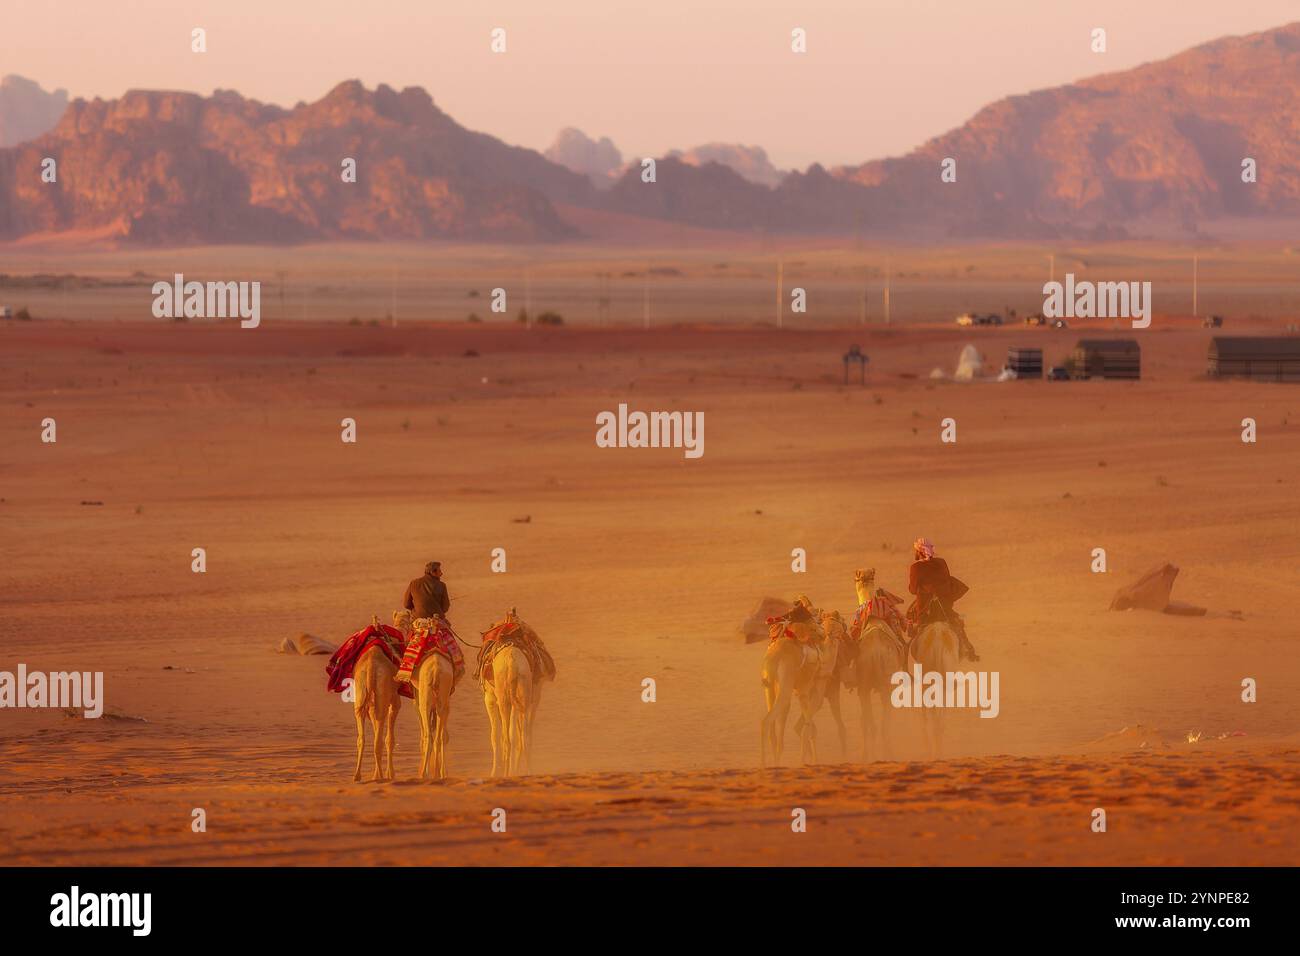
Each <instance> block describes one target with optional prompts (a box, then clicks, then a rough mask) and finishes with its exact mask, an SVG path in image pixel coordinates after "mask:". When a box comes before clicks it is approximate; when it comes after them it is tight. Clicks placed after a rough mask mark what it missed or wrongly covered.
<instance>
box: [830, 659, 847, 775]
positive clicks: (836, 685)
mask: <svg viewBox="0 0 1300 956" xmlns="http://www.w3.org/2000/svg"><path fill="white" fill-rule="evenodd" d="M826 703H828V704H829V705H830V708H831V719H832V720H834V721H835V729H836V730H837V731H839V735H840V757H841V758H843V757H847V756H848V753H849V733H848V730H847V728H845V726H844V717H843V715H842V714H841V713H840V682H839V680H838V679H836V678H833V677H832V678H831V683H830V687H828V688H827V689H826Z"/></svg>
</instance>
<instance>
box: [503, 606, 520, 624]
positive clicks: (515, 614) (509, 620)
mask: <svg viewBox="0 0 1300 956" xmlns="http://www.w3.org/2000/svg"><path fill="white" fill-rule="evenodd" d="M501 622H502V623H503V624H518V623H519V611H518V610H517V609H516V608H514V607H512V608H510V610H508V611H506V616H505V617H504V618H502V619H501Z"/></svg>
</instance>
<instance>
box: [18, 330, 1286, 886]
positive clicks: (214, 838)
mask: <svg viewBox="0 0 1300 956" xmlns="http://www.w3.org/2000/svg"><path fill="white" fill-rule="evenodd" d="M1080 334H1082V333H1081V332H1080V330H1078V329H1072V330H1070V331H1068V332H1064V333H1062V332H1047V331H1042V330H1025V329H1019V328H1003V329H979V330H967V331H964V332H959V331H957V330H955V329H951V328H919V327H918V328H915V329H911V330H906V331H905V330H900V329H881V328H879V327H870V328H854V329H848V330H836V329H819V330H809V331H797V330H785V331H777V330H775V329H770V328H751V327H741V326H731V327H726V328H684V327H683V328H659V329H655V330H653V331H651V332H642V331H639V330H634V329H585V330H578V329H569V328H566V329H559V330H543V329H529V330H525V329H523V328H519V327H515V326H509V327H506V326H491V325H483V326H474V325H466V324H464V323H463V322H462V323H457V324H454V325H452V324H443V325H439V324H433V323H407V322H399V324H398V325H397V327H396V328H389V327H369V326H360V327H357V326H349V325H347V324H345V323H333V324H326V323H313V322H294V323H277V322H272V321H267V322H264V325H263V327H262V328H260V329H257V330H241V329H238V328H237V327H235V326H233V325H232V324H230V323H225V324H222V325H220V326H214V325H211V324H207V323H187V324H183V323H175V324H164V323H146V322H103V321H101V322H60V321H37V322H31V323H18V322H13V323H5V324H4V325H3V326H2V327H0V355H2V356H3V360H2V364H0V367H2V368H3V371H4V375H3V378H2V379H0V448H3V450H4V454H3V457H2V458H0V669H13V667H14V666H15V665H16V664H17V663H18V662H23V663H25V664H26V665H27V666H28V668H30V669H43V670H66V669H72V668H75V669H79V670H90V671H103V672H104V673H105V686H106V695H107V701H106V707H107V711H108V715H107V716H105V717H104V718H101V719H99V720H86V719H73V718H69V717H66V716H64V715H63V714H62V713H59V712H57V711H31V710H5V711H0V763H2V767H0V863H5V864H29V863H34V864H65V863H92V864H109V863H128V864H147V863H195V864H214V863H235V862H252V863H302V864H328V863H334V864H346V863H391V864H457V863H488V864H534V863H542V864H550V863H588V864H650V865H658V864H694V863H699V864H728V863H738V864H770V863H780V864H785V863H791V864H794V863H802V864H808V863H831V864H894V865H915V864H1012V865H1015V864H1085V865H1087V864H1120V863H1132V864H1171V863H1173V864H1177V863H1196V864H1216V865H1217V864H1224V865H1228V864H1231V865H1251V864H1265V863H1270V864H1294V863H1296V862H1297V855H1296V849H1295V848H1296V847H1297V846H1298V845H1300V839H1297V838H1298V837H1300V822H1298V816H1297V798H1296V793H1297V786H1296V784H1297V782H1298V781H1300V737H1298V736H1297V731H1298V730H1300V727H1298V726H1297V720H1296V715H1297V711H1296V705H1295V701H1296V699H1297V695H1298V694H1300V664H1298V663H1297V658H1296V651H1295V640H1296V634H1295V627H1294V608H1295V601H1296V597H1297V584H1298V583H1300V578H1298V577H1297V568H1296V541H1297V535H1296V533H1297V530H1300V501H1298V500H1297V481H1300V479H1298V478H1297V475H1300V443H1298V442H1297V438H1298V434H1297V430H1298V428H1300V423H1297V421H1295V419H1296V418H1297V415H1300V391H1297V390H1296V389H1295V388H1294V387H1288V386H1283V385H1271V384H1263V383H1245V382H1216V381H1207V380H1205V379H1204V378H1203V377H1202V376H1203V371H1204V355H1205V348H1206V343H1207V339H1208V333H1206V332H1205V331H1204V330H1202V329H1200V328H1198V327H1195V326H1194V325H1193V324H1191V323H1174V322H1163V323H1162V321H1161V319H1160V317H1157V322H1156V325H1155V326H1154V327H1153V329H1152V330H1151V331H1149V332H1147V333H1144V334H1143V335H1142V339H1141V341H1142V345H1143V376H1144V377H1143V380H1142V381H1141V382H1138V383H1120V382H1100V381H1092V382H1070V383H1048V382H1010V383H1004V384H993V383H983V382H980V383H971V384H965V385H963V384H956V383H950V382H946V381H931V380H930V379H929V378H928V376H929V373H930V370H931V369H932V368H934V367H936V366H940V367H945V368H947V369H948V370H949V371H951V369H952V367H953V365H954V364H955V363H956V359H957V354H958V352H959V351H960V348H961V346H962V345H963V344H965V343H967V342H975V343H976V344H978V345H979V346H980V347H981V349H982V350H984V352H985V354H986V355H987V356H988V358H989V359H990V362H991V363H992V364H994V365H995V366H998V365H1000V364H1001V359H1002V357H1003V355H1004V354H1005V350H1006V347H1007V346H1008V345H1013V344H1026V343H1028V344H1035V343H1038V342H1041V343H1042V344H1044V346H1045V349H1046V354H1045V357H1046V359H1047V361H1048V363H1049V364H1050V363H1053V362H1056V361H1058V360H1059V359H1060V358H1062V357H1063V356H1064V354H1065V352H1066V351H1068V349H1069V347H1070V346H1071V345H1072V344H1073V342H1074V341H1075V340H1076V339H1077V338H1078V337H1079V336H1080ZM853 343H858V344H861V345H862V347H863V348H864V350H865V351H867V352H868V353H869V354H870V356H871V364H870V371H869V376H868V382H867V385H866V386H865V387H861V386H858V385H856V384H854V385H851V386H848V387H845V386H843V385H842V384H841V376H842V370H841V365H840V355H841V354H842V353H843V352H844V350H845V349H846V347H847V346H848V345H850V344H853ZM471 352H473V353H476V354H469V353H471ZM619 402H628V403H630V404H631V405H633V407H636V408H643V409H689V410H700V411H703V412H705V415H706V422H707V427H706V432H705V443H706V445H705V447H706V451H705V454H704V456H703V457H702V458H700V459H698V460H687V459H685V458H684V456H683V454H682V452H681V450H679V449H648V450H633V449H600V448H597V447H596V446H595V443H594V440H593V439H594V431H595V424H594V422H595V416H596V414H597V413H598V412H600V411H602V410H607V409H614V408H616V407H617V405H618V403H619ZM1247 416H1249V417H1253V418H1255V419H1256V420H1257V422H1258V423H1259V441H1258V442H1257V443H1256V444H1243V443H1242V441H1241V440H1240V432H1241V426H1240V422H1241V420H1242V418H1243V417H1247ZM46 417H53V418H55V419H56V421H57V423H58V426H57V427H58V441H57V443H55V444H43V443H42V442H41V441H40V437H39V436H40V423H41V420H42V419H43V418H46ZM345 417H351V418H354V419H355V420H356V421H357V427H358V436H359V440H358V442H357V443H356V444H355V445H347V444H344V443H342V442H341V441H340V437H339V436H340V420H341V419H343V418H345ZM945 417H952V418H955V419H956V420H957V427H958V441H957V443H956V444H955V445H945V444H941V443H940V441H939V427H940V421H941V419H943V418H945ZM87 502H93V503H87ZM921 534H924V535H927V536H929V537H931V538H933V539H934V541H935V542H936V544H937V546H938V549H939V553H940V554H941V555H943V556H944V557H946V558H947V560H948V561H949V563H950V565H951V567H952V569H953V571H954V573H955V574H957V576H959V577H961V578H962V579H963V580H965V581H966V582H967V583H968V584H969V585H970V587H971V592H970V594H969V595H968V596H967V597H966V598H965V599H964V600H963V602H962V604H961V605H960V608H961V610H962V611H963V612H964V613H965V615H966V617H967V621H968V627H969V631H970V634H971V636H972V639H973V640H974V642H975V644H976V646H977V647H978V648H979V650H980V651H981V653H982V654H983V658H984V659H983V664H982V666H983V667H986V668H988V669H995V670H997V671H999V672H1000V674H1001V712H1000V714H999V716H998V717H997V718H996V719H991V720H987V719H979V718H977V717H976V716H975V715H974V714H973V713H961V714H954V715H952V718H951V725H950V734H949V743H950V747H949V750H948V752H947V753H946V754H945V755H944V757H943V759H940V760H937V761H931V760H926V759H924V758H925V754H924V752H923V750H922V747H921V742H920V737H919V735H918V734H917V732H916V727H915V726H914V724H913V723H911V722H909V721H908V720H906V719H900V720H899V721H898V722H897V731H898V734H897V753H896V754H895V758H896V759H895V760H893V761H888V762H878V763H873V764H870V765H866V766H863V765H861V764H859V763H857V762H856V761H857V756H858V752H857V748H858V734H857V713H858V710H857V708H858V701H857V698H856V697H854V696H852V695H850V696H848V697H846V699H845V716H846V719H847V721H848V724H849V734H850V736H849V745H850V746H849V753H848V754H845V755H841V753H840V751H839V747H838V745H837V743H836V742H835V739H834V737H835V735H834V732H833V729H832V727H831V725H830V722H829V719H828V715H827V714H825V713H824V712H823V714H822V715H821V716H820V717H819V719H818V725H819V728H820V746H821V759H822V761H823V763H822V764H821V765H819V766H817V767H812V768H801V767H796V766H792V765H791V763H792V762H793V761H794V760H795V759H796V758H797V753H798V748H797V742H796V741H795V739H794V735H793V733H791V734H790V736H789V738H788V740H787V750H786V763H787V766H786V767H784V768H782V769H779V770H767V771H763V770H759V769H758V761H759V752H758V751H759V741H758V725H759V719H760V717H761V714H762V694H761V691H760V687H759V684H758V670H759V662H760V659H761V655H762V653H763V646H762V645H761V644H749V645H747V644H745V643H744V641H743V639H742V638H741V637H740V636H739V634H738V631H737V628H738V625H739V623H740V622H741V620H742V619H743V617H744V616H745V615H746V614H747V613H748V612H749V611H750V609H751V608H752V607H753V606H754V605H755V604H756V603H757V601H758V600H759V599H760V598H761V597H763V596H765V595H775V596H781V597H790V596H793V595H794V594H795V593H797V592H805V593H807V594H808V595H810V596H811V597H812V598H813V600H814V601H815V602H816V603H818V604H820V605H822V606H825V607H833V608H839V609H840V610H842V611H845V612H848V611H850V610H851V609H852V606H853V604H854V603H855V601H854V592H853V587H852V583H853V582H852V572H853V569H854V568H857V567H867V566H875V567H876V568H878V569H879V581H880V584H882V585H883V586H885V587H887V588H890V589H891V590H894V591H903V590H905V573H906V568H907V564H908V561H909V560H910V554H909V548H908V546H909V544H910V542H911V541H912V540H913V539H914V538H915V537H917V536H918V535H921ZM196 547H202V548H205V549H206V551H207V568H208V569H207V572H206V573H205V574H194V573H192V572H191V570H190V562H191V549H193V548H196ZM796 547H799V548H805V549H806V550H807V554H808V570H807V572H806V573H804V574H794V573H792V572H791V568H790V561H791V550H792V549H793V548H796ZM1099 547H1100V548H1105V549H1106V552H1107V556H1108V563H1109V571H1108V573H1106V574H1095V573H1093V572H1092V571H1091V570H1090V563H1091V560H1092V554H1091V553H1092V550H1093V549H1094V548H1099ZM493 548H504V549H505V550H506V553H507V556H508V571H507V572H506V573H504V574H494V573H492V572H491V571H490V570H489V562H490V553H491V551H492V549H493ZM430 559H437V560H441V561H442V562H443V564H444V567H445V569H446V572H447V583H448V585H449V587H450V591H451V595H452V598H453V606H452V611H451V619H452V621H453V623H454V624H455V625H456V627H457V630H458V631H459V632H460V634H461V635H462V636H464V637H467V638H469V639H471V640H477V634H478V632H480V631H482V630H484V629H485V628H486V627H487V626H488V624H489V623H490V622H491V621H493V620H495V619H497V618H498V617H500V615H501V614H502V613H503V612H504V611H505V609H506V608H507V607H509V606H511V605H515V606H517V607H518V609H519V613H520V615H521V616H522V617H523V618H524V619H525V620H527V621H528V622H529V623H530V624H531V625H532V626H533V627H535V628H536V629H537V630H538V632H539V633H540V634H541V635H542V636H543V637H544V638H545V639H546V641H547V643H548V645H549V646H550V648H551V649H552V651H553V653H554V654H555V657H556V659H557V663H558V667H559V676H558V680H557V682H556V683H555V684H554V685H552V686H548V687H547V689H546V694H545V697H544V698H543V702H542V708H541V714H540V717H539V719H538V727H537V740H536V744H537V746H536V753H535V755H534V756H535V759H534V770H535V774H534V775H532V776H528V777H524V778H519V779H515V780H510V781H488V780H485V779H484V778H485V777H486V775H487V771H488V768H489V765H490V752H489V745H488V737H487V719H486V717H485V715H484V713H483V708H482V701H481V698H480V697H479V695H478V693H477V688H476V687H475V685H473V684H472V683H471V682H466V683H462V684H461V685H460V686H459V687H458V689H457V690H456V693H455V697H454V700H453V704H452V720H451V741H450V745H449V770H450V773H451V779H450V780H449V781H448V782H446V783H442V784H435V783H417V782H415V781H414V780H413V779H412V778H413V776H414V773H415V767H416V760H417V757H418V733H417V729H416V722H415V721H416V718H415V714H414V708H413V707H411V706H410V705H409V704H408V705H406V706H405V707H404V709H403V711H402V713H401V714H400V715H399V720H398V750H397V771H398V776H399V779H398V781H397V782H396V783H393V784H379V785H375V784H353V783H352V782H351V769H352V761H353V759H354V749H353V748H354V736H353V735H354V725H353V718H352V710H351V705H350V704H345V703H343V702H342V701H341V700H340V699H339V698H338V697H337V696H335V695H331V694H328V693H326V691H325V674H324V670H323V665H324V662H325V658H323V657H296V656H289V655H282V654H277V653H275V651H274V647H275V646H276V645H277V644H278V643H279V642H280V640H281V639H283V638H284V637H286V636H292V635H294V634H297V633H300V632H304V631H305V632H310V633H312V634H315V635H317V636H320V637H323V638H325V639H328V640H330V641H333V642H338V641H341V640H342V639H343V638H344V637H345V636H346V635H348V634H350V633H351V632H353V631H355V630H357V629H358V628H360V627H361V626H363V625H364V624H366V623H367V622H368V621H369V620H370V617H371V615H372V614H379V615H381V616H385V617H386V616H387V615H388V614H389V612H391V610H392V609H393V608H394V607H396V606H397V603H398V601H399V599H400V597H401V595H402V590H403V588H404V586H405V584H406V582H407V581H408V580H409V579H410V578H412V577H414V576H416V575H417V574H418V573H419V571H420V569H421V567H422V566H423V564H424V562H425V561H428V560H430ZM1165 560H1169V561H1172V562H1174V563H1175V564H1177V565H1179V566H1180V567H1181V568H1182V573H1181V575H1180V577H1179V579H1178V583H1177V586H1176V587H1175V589H1174V596H1175V597H1176V598H1179V599H1182V600H1186V601H1190V602H1191V603H1194V604H1200V605H1204V606H1207V607H1209V608H1210V609H1211V612H1212V613H1211V615H1210V616H1207V617H1205V618H1194V619H1189V618H1181V617H1174V616H1170V615H1161V614H1156V613H1148V612H1140V611H1130V612H1124V613H1113V612H1108V611H1107V609H1106V608H1107V604H1108V602H1109V599H1110V596H1111V594H1112V593H1113V592H1114V591H1115V590H1116V589H1117V588H1118V587H1119V586H1121V585H1122V584H1125V583H1128V582H1129V581H1130V580H1131V579H1132V578H1135V577H1137V576H1138V575H1139V574H1140V573H1142V572H1143V571H1145V570H1146V569H1147V568H1149V567H1150V566H1152V565H1155V564H1159V563H1160V562H1163V561H1165ZM1230 610H1239V611H1241V613H1242V615H1243V617H1244V620H1241V621H1237V620H1232V619H1230V618H1229V617H1227V616H1226V612H1227V611H1230ZM647 677H649V678H653V679H654V680H655V682H656V686H657V700H656V701H655V702H654V703H645V702H643V701H642V681H643V680H644V679H645V678H647ZM1247 677H1251V678H1254V679H1255V680H1256V681H1257V682H1258V687H1259V699H1258V702H1257V703H1252V704H1246V703H1243V702H1242V701H1241V697H1240V695H1241V682H1242V680H1243V678H1247ZM908 716H909V715H900V718H906V717H908ZM1139 727H1140V728H1141V729H1140V730H1139V729H1135V728H1139ZM1124 728H1129V730H1128V731H1127V732H1123V733H1121V731H1122V730H1123V729H1124ZM1108 735H1111V736H1108ZM1189 735H1191V736H1192V737H1197V736H1198V735H1199V738H1200V739H1199V740H1198V741H1197V742H1194V743H1193V742H1189V741H1188V737H1189ZM1227 735H1232V736H1227ZM367 766H368V765H367ZM796 807H799V808H803V809H805V810H806V811H807V813H808V821H809V822H808V830H807V832H806V833H803V834H794V833H792V832H791V828H790V820H791V811H792V809H793V808H796ZM1097 807H1102V808H1105V809H1106V810H1107V813H1108V820H1109V826H1108V831H1107V832H1106V833H1104V834H1099V833H1093V832H1092V831H1091V830H1090V823H1091V813H1092V811H1093V809H1094V808H1097ZM195 808H203V809H204V810H205V811H206V814H207V831H206V832H205V833H194V832H192V831H191V813H192V810H193V809H195ZM495 808H502V809H505V810H506V811H507V815H508V828H507V832H506V833H505V834H498V833H493V832H491V830H490V827H489V824H490V822H491V821H490V817H491V813H492V811H493V810H494V809H495Z"/></svg>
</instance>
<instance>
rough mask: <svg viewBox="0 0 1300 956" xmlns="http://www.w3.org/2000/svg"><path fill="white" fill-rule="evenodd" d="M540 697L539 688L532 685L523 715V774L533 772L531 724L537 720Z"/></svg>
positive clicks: (537, 685)
mask: <svg viewBox="0 0 1300 956" xmlns="http://www.w3.org/2000/svg"><path fill="white" fill-rule="evenodd" d="M541 696H542V689H541V686H540V685H539V684H533V692H532V694H531V695H530V696H529V698H528V710H527V711H526V712H525V714H524V773H532V772H533V724H534V723H535V722H536V720H537V705H538V704H539V703H540V698H541Z"/></svg>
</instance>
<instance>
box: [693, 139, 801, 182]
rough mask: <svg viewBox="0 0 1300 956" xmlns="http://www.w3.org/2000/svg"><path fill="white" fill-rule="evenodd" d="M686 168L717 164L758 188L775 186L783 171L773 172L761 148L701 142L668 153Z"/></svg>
mask: <svg viewBox="0 0 1300 956" xmlns="http://www.w3.org/2000/svg"><path fill="white" fill-rule="evenodd" d="M668 155H669V156H670V157H671V158H673V159H680V160H681V161H682V162H684V163H686V164H687V165H689V166H703V165H705V164H706V163H718V164H720V165H722V166H726V167H727V168H728V169H731V170H734V171H735V172H737V173H739V174H740V175H741V176H742V177H743V178H745V179H747V180H749V181H750V182H751V183H758V184H759V185H760V186H778V185H780V183H781V180H782V179H783V178H785V175H786V174H785V171H783V170H780V169H777V168H776V167H775V166H773V165H772V161H771V160H770V159H768V158H767V151H766V150H765V149H763V147H761V146H738V145H736V144H735V143H705V144H704V145H703V146H696V147H694V148H693V149H686V150H680V149H674V150H672V151H671V152H670V153H669V154H668Z"/></svg>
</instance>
